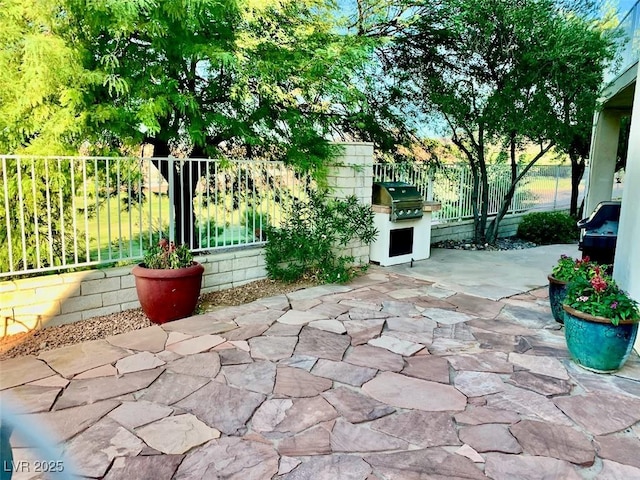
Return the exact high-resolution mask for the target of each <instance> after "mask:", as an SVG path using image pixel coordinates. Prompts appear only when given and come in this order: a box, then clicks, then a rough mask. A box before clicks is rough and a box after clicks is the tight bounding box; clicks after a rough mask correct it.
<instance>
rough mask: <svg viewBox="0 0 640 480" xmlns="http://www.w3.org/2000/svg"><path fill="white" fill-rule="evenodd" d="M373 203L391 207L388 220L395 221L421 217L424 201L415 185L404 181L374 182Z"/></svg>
mask: <svg viewBox="0 0 640 480" xmlns="http://www.w3.org/2000/svg"><path fill="white" fill-rule="evenodd" d="M373 204H374V205H382V206H385V207H391V213H390V214H389V220H391V221H392V222H397V221H400V220H410V219H415V218H421V217H422V208H423V206H424V201H423V199H422V195H420V192H419V191H418V189H417V188H416V187H414V186H413V185H409V184H408V183H405V182H374V184H373Z"/></svg>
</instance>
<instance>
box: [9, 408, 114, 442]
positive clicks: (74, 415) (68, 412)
mask: <svg viewBox="0 0 640 480" xmlns="http://www.w3.org/2000/svg"><path fill="white" fill-rule="evenodd" d="M119 403H120V402H118V401H116V400H105V401H102V402H96V403H93V404H90V405H82V406H80V407H72V408H65V409H64V410H58V411H53V412H43V413H35V414H32V415H25V417H24V418H26V419H27V421H28V422H29V423H30V424H32V425H37V426H38V428H39V430H40V432H41V433H44V432H46V433H47V434H49V435H51V437H52V440H54V441H60V442H64V441H66V440H69V439H70V438H71V437H73V436H74V435H76V434H78V433H80V432H82V431H83V430H86V429H87V428H88V427H90V426H91V425H93V424H95V423H96V422H97V421H98V420H100V419H101V418H102V417H104V416H105V415H107V414H108V413H109V412H110V411H112V410H113V409H114V408H116V407H117V406H118V405H119ZM11 445H12V446H13V447H14V448H15V447H33V446H34V445H32V444H31V443H30V442H29V441H27V440H26V439H25V438H22V437H21V436H20V435H15V434H14V435H13V436H12V437H11Z"/></svg>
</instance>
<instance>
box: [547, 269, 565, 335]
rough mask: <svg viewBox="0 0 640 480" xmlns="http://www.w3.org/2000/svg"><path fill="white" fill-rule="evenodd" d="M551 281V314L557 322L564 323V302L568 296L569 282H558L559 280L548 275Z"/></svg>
mask: <svg viewBox="0 0 640 480" xmlns="http://www.w3.org/2000/svg"><path fill="white" fill-rule="evenodd" d="M547 279H549V304H550V305H551V313H552V314H553V318H555V319H556V322H559V323H564V310H563V309H562V302H564V299H565V297H566V296H567V282H563V281H562V280H558V279H557V278H555V277H553V276H551V275H547Z"/></svg>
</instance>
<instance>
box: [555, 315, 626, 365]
mask: <svg viewBox="0 0 640 480" xmlns="http://www.w3.org/2000/svg"><path fill="white" fill-rule="evenodd" d="M563 308H564V311H565V317H564V336H565V340H566V341H567V348H568V349H569V353H570V354H571V357H572V359H573V360H574V361H575V362H576V363H577V364H578V365H580V366H581V367H583V368H586V369H587V370H591V371H593V372H597V373H609V372H615V371H616V370H619V369H620V368H622V366H623V365H624V363H625V362H626V361H627V358H629V355H630V353H631V350H632V349H633V344H634V342H635V339H636V335H637V333H638V323H637V322H633V321H626V322H620V324H619V325H617V326H616V325H613V324H612V323H611V321H610V320H609V319H607V318H603V317H595V316H593V315H589V314H588V313H583V312H580V311H578V310H575V309H574V308H571V307H569V306H568V305H563Z"/></svg>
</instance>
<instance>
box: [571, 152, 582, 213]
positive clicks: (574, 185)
mask: <svg viewBox="0 0 640 480" xmlns="http://www.w3.org/2000/svg"><path fill="white" fill-rule="evenodd" d="M569 158H570V159H571V203H570V205H569V215H571V216H572V217H573V218H579V212H578V194H579V193H580V191H579V189H580V181H581V180H582V176H583V175H584V169H585V161H584V158H581V157H579V156H577V155H576V154H572V153H570V154H569Z"/></svg>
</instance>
